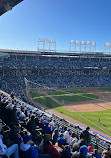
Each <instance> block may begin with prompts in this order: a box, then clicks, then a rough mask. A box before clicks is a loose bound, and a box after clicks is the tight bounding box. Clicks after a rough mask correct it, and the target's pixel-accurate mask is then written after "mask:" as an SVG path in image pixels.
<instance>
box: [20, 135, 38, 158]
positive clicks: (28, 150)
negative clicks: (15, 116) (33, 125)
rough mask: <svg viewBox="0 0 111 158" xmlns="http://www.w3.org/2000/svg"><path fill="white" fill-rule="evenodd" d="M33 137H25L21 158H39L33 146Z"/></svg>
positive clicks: (21, 146)
mask: <svg viewBox="0 0 111 158" xmlns="http://www.w3.org/2000/svg"><path fill="white" fill-rule="evenodd" d="M31 143H32V135H25V136H24V137H23V142H22V143H21V144H20V157H21V158H38V152H37V150H36V149H34V147H33V146H31Z"/></svg>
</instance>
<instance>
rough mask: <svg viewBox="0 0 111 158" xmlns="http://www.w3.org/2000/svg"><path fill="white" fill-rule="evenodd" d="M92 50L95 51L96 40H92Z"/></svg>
mask: <svg viewBox="0 0 111 158" xmlns="http://www.w3.org/2000/svg"><path fill="white" fill-rule="evenodd" d="M92 51H93V52H95V53H96V42H92Z"/></svg>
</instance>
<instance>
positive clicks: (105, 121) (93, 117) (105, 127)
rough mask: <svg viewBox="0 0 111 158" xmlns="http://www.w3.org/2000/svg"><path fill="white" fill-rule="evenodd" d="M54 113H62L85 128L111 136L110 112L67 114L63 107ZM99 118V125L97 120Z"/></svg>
mask: <svg viewBox="0 0 111 158" xmlns="http://www.w3.org/2000/svg"><path fill="white" fill-rule="evenodd" d="M54 109H55V110H56V111H58V112H60V113H63V114H64V115H67V116H69V117H71V118H73V119H75V120H78V121H79V122H81V123H84V124H86V125H87V126H90V127H93V128H95V129H97V130H99V131H101V132H103V133H106V134H108V135H110V136H111V110H104V111H96V112H69V111H68V110H67V109H65V108H64V107H57V108H54ZM99 118H100V123H99V122H98V119H99Z"/></svg>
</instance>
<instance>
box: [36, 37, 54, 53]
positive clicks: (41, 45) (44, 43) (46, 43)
mask: <svg viewBox="0 0 111 158" xmlns="http://www.w3.org/2000/svg"><path fill="white" fill-rule="evenodd" d="M38 51H43V52H50V51H53V52H56V40H54V39H53V40H52V39H47V38H42V39H41V38H39V40H38Z"/></svg>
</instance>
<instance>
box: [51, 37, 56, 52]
mask: <svg viewBox="0 0 111 158" xmlns="http://www.w3.org/2000/svg"><path fill="white" fill-rule="evenodd" d="M49 46H50V47H49V50H50V51H51V52H56V40H55V39H51V40H50V44H49Z"/></svg>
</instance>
